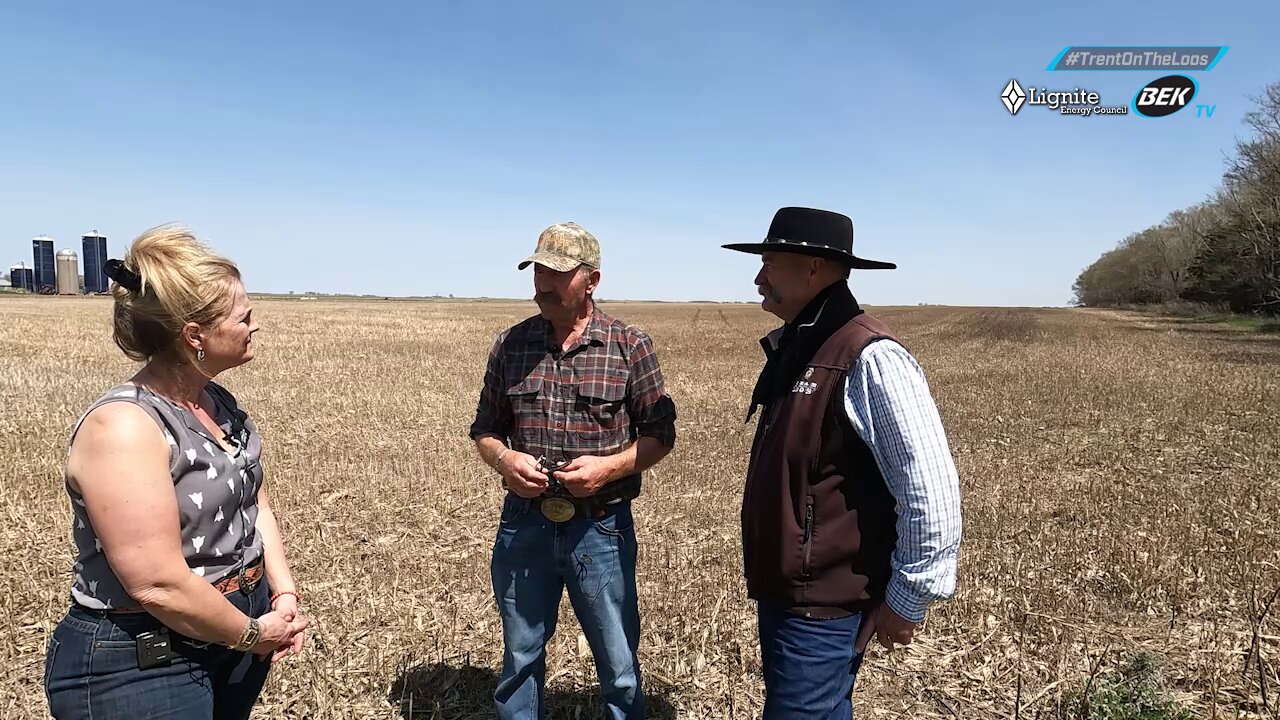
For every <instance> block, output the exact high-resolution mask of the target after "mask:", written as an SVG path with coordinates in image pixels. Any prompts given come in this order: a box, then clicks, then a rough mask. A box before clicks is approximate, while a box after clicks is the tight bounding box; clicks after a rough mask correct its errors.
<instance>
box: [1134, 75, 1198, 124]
mask: <svg viewBox="0 0 1280 720" xmlns="http://www.w3.org/2000/svg"><path fill="white" fill-rule="evenodd" d="M1195 96H1196V81H1195V80H1192V79H1191V78H1189V77H1187V76H1186V75H1166V76H1165V77H1162V78H1160V79H1158V80H1152V81H1151V82H1149V83H1147V84H1146V86H1144V87H1143V88H1142V89H1140V90H1138V94H1137V95H1134V96H1133V110H1134V112H1136V113H1138V114H1139V115H1145V116H1146V117H1165V116H1166V115H1172V114H1174V113H1176V112H1178V111H1179V110H1181V109H1182V108H1184V107H1186V106H1187V105H1188V104H1190V102H1191V99H1192V98H1194V97H1195Z"/></svg>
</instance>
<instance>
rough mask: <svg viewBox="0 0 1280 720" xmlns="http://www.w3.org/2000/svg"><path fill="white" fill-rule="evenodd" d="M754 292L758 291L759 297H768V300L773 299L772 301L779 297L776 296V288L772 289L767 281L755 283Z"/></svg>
mask: <svg viewBox="0 0 1280 720" xmlns="http://www.w3.org/2000/svg"><path fill="white" fill-rule="evenodd" d="M756 292H758V293H760V296H761V297H765V298H768V299H770V300H773V301H774V302H777V301H778V300H779V298H778V292H777V291H776V290H774V289H773V288H772V287H771V286H770V285H769V283H761V284H759V285H757V286H756Z"/></svg>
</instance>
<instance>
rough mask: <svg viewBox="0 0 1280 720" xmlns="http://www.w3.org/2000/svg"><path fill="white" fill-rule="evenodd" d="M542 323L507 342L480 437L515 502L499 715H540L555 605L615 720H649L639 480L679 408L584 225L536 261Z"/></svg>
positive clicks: (497, 550)
mask: <svg viewBox="0 0 1280 720" xmlns="http://www.w3.org/2000/svg"><path fill="white" fill-rule="evenodd" d="M531 264H532V265H533V266H534V271H533V284H534V288H535V291H536V294H535V296H534V300H535V301H536V302H537V303H538V308H539V309H540V310H541V313H540V314H538V315H535V316H533V317H531V318H529V319H527V320H525V321H523V322H521V323H519V324H517V325H516V326H514V327H512V328H510V329H508V330H507V331H506V332H504V333H502V334H501V335H499V336H498V339H497V341H496V342H495V343H494V345H493V350H492V352H491V353H490V355H489V362H488V367H487V368H486V370H485V374H484V387H483V389H482V391H481V393H480V401H479V404H478V406H477V408H476V416H475V422H474V423H473V424H472V425H471V438H472V439H473V440H475V441H476V447H477V449H478V450H479V452H480V457H481V458H483V459H484V461H485V462H486V463H487V464H488V465H489V467H492V468H493V469H494V470H496V471H497V472H498V473H499V474H500V475H501V476H502V482H503V485H504V486H505V487H506V489H507V491H508V492H507V496H506V499H505V501H504V503H503V508H502V516H501V519H500V521H499V524H498V536H497V541H496V542H495V543H494V547H493V561H492V568H491V570H492V580H493V589H494V595H495V598H496V600H497V602H498V608H499V614H500V615H501V617H502V639H503V643H504V646H505V651H504V653H503V657H502V674H501V677H500V678H499V679H498V687H497V689H496V690H495V692H494V705H495V709H496V711H497V716H498V717H499V718H541V717H543V716H544V713H545V712H546V709H545V708H544V707H543V683H544V675H545V674H546V646H547V642H548V641H549V640H550V639H551V636H552V634H553V633H554V632H555V628H556V618H557V615H558V613H559V608H560V598H561V595H562V594H563V592H564V590H565V589H566V588H567V589H568V591H569V600H570V602H572V604H573V609H574V613H575V614H576V615H577V617H578V622H579V624H581V625H582V632H583V634H584V635H586V638H587V642H588V643H589V644H590V646H591V652H592V654H593V655H594V656H595V660H596V671H597V673H598V676H599V679H600V686H601V693H602V695H603V696H604V704H605V708H606V714H607V716H608V717H610V718H613V719H614V720H623V719H624V718H627V719H630V720H636V719H638V718H642V717H644V694H643V692H642V691H641V684H640V662H639V657H638V649H639V644H640V613H639V609H638V607H637V601H636V537H635V530H634V527H633V525H632V517H631V500H632V499H633V498H635V497H636V496H637V495H639V494H640V480H641V476H640V474H641V473H642V472H644V471H645V470H647V469H649V468H650V467H652V466H653V465H654V464H656V463H657V462H658V461H659V460H661V459H662V458H663V457H665V456H666V455H667V453H668V452H670V451H671V448H672V447H673V446H674V444H675V437H676V431H675V419H676V411H675V405H674V403H673V402H672V401H671V397H670V396H669V395H668V394H667V391H666V387H665V385H664V383H663V379H662V371H661V369H660V368H659V367H658V356H657V355H656V354H655V352H654V348H653V341H652V340H650V339H649V336H648V335H646V334H645V333H644V332H643V331H641V330H640V329H639V328H636V327H634V326H632V325H628V324H626V323H624V322H622V321H621V320H617V319H614V318H612V317H610V316H609V315H607V314H605V313H604V312H603V311H601V310H600V309H599V308H598V307H596V305H595V301H594V300H593V295H594V293H595V289H596V286H597V285H599V284H600V245H599V243H598V242H597V241H596V239H595V237H594V236H592V234H591V233H589V232H587V231H586V230H585V229H584V228H582V227H581V226H579V225H577V224H575V223H560V224H557V225H552V226H551V227H549V228H547V229H546V230H544V231H543V233H542V235H541V236H540V237H539V238H538V246H537V251H536V252H535V253H534V254H533V255H532V256H530V257H529V258H528V259H526V260H525V261H524V262H522V263H520V266H519V267H520V269H521V270H523V269H524V268H526V267H528V266H529V265H531Z"/></svg>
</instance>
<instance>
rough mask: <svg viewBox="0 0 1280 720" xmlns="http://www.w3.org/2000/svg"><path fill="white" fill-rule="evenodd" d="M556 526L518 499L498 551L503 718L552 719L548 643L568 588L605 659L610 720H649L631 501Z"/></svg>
mask: <svg viewBox="0 0 1280 720" xmlns="http://www.w3.org/2000/svg"><path fill="white" fill-rule="evenodd" d="M605 507H606V508H607V510H606V511H605V515H604V516H603V517H591V518H588V517H582V516H581V514H579V515H578V516H576V517H574V518H572V519H570V520H567V521H565V522H563V523H554V522H552V521H550V520H548V519H547V518H545V517H543V515H542V513H540V512H539V511H537V510H536V509H534V508H533V506H532V503H531V502H530V501H528V500H523V499H521V498H519V497H517V496H515V495H512V494H510V493H508V495H507V498H506V500H505V501H504V503H503V506H502V518H501V520H500V522H499V524H498V536H497V540H496V542H495V543H494V546H493V562H492V567H491V570H492V574H493V592H494V598H495V599H496V600H497V603H498V611H499V614H500V615H501V617H502V640H503V643H504V646H505V647H504V650H503V655H502V674H501V676H500V677H499V679H498V687H497V690H496V691H495V692H494V708H495V710H496V711H497V716H498V718H500V720H507V719H509V718H510V719H514V718H520V719H521V720H533V719H534V718H539V719H540V718H543V717H545V713H546V708H545V707H544V702H545V692H544V687H543V686H544V682H545V676H546V667H547V665H546V652H547V650H546V649H547V642H548V641H549V640H550V639H551V636H552V635H553V634H554V633H555V631H556V618H557V613H558V612H559V608H560V597H561V595H562V593H563V592H564V589H565V588H566V587H567V588H568V590H569V601H570V602H571V603H572V604H573V610H574V614H575V615H576V616H577V618H578V623H579V624H580V625H582V632H583V634H584V635H585V636H586V638H587V642H588V643H589V644H590V645H591V652H592V654H593V655H594V657H595V663H596V675H597V677H598V678H599V679H600V690H601V695H602V696H603V698H604V704H605V714H606V716H607V717H609V718H612V719H613V720H623V719H624V718H630V719H633V720H634V719H638V718H642V717H644V694H643V692H642V691H641V688H640V660H639V657H638V653H637V651H638V649H639V646H640V611H639V608H638V604H637V601H636V537H635V529H634V527H633V525H632V517H631V503H630V502H628V501H625V500H624V501H623V502H620V503H618V504H616V505H608V506H605Z"/></svg>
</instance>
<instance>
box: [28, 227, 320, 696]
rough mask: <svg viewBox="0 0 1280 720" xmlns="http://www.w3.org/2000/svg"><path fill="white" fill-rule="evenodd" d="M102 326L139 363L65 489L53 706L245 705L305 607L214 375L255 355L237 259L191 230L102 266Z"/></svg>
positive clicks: (84, 441) (85, 442) (76, 455)
mask: <svg viewBox="0 0 1280 720" xmlns="http://www.w3.org/2000/svg"><path fill="white" fill-rule="evenodd" d="M106 270H107V274H108V276H110V277H111V278H112V279H113V280H114V281H115V285H114V286H113V288H112V290H111V294H112V297H113V299H114V308H113V313H112V325H113V337H114V339H115V342H116V344H117V345H119V346H120V349H121V350H123V351H124V353H125V355H127V356H128V357H129V358H131V359H133V360H136V361H139V362H143V363H145V365H144V366H143V367H142V369H141V370H139V371H138V373H137V374H135V375H134V376H133V377H132V378H130V379H129V380H128V381H127V382H125V383H123V384H121V385H118V386H116V387H114V388H111V389H110V390H108V391H107V392H106V393H105V394H104V395H103V396H102V397H101V398H99V399H98V400H97V401H95V402H94V403H93V404H92V405H90V406H89V408H88V409H87V410H86V411H85V413H84V415H83V417H82V418H81V420H80V422H79V423H77V425H76V428H75V430H74V431H73V432H72V434H71V438H70V441H69V448H68V454H67V462H66V490H67V493H68V495H70V498H71V510H72V515H73V517H72V535H73V538H74V541H75V545H76V550H77V556H76V561H75V568H74V569H75V576H74V582H73V583H72V586H71V607H70V610H69V611H68V612H67V614H66V616H65V617H64V618H63V619H62V620H61V622H59V623H58V626H57V628H56V629H55V630H54V632H53V635H52V637H51V638H50V641H49V648H48V653H47V655H46V659H45V663H46V665H45V692H46V694H47V698H48V701H49V708H50V711H51V712H52V714H53V716H54V717H55V718H58V719H60V720H61V719H74V720H80V719H81V718H86V719H87V718H96V719H97V720H103V719H110V718H122V719H127V720H134V719H135V718H143V717H146V718H210V719H213V718H216V719H219V720H221V719H223V718H226V719H230V718H248V717H249V713H250V710H251V709H252V707H253V705H254V703H255V701H256V700H257V697H258V694H259V692H260V691H261V689H262V686H263V683H264V682H265V681H266V677H267V673H268V671H269V669H270V667H271V664H272V663H274V662H275V661H277V660H279V659H281V658H282V657H284V656H286V655H290V654H295V653H297V652H300V651H301V649H302V645H303V636H304V630H305V628H306V627H307V624H308V621H307V620H306V619H305V618H303V617H302V615H300V614H299V612H298V600H299V596H298V591H297V586H296V585H295V584H294V580H293V576H292V574H291V573H290V571H289V565H288V563H287V562H286V560H285V553H284V542H283V539H282V538H281V535H280V528H279V526H278V525H277V524H276V519H275V515H274V513H273V512H272V509H271V503H270V500H269V498H268V496H267V493H266V490H265V489H264V488H263V487H262V482H263V476H262V466H261V465H260V464H259V457H260V455H261V452H262V441H261V438H260V436H259V435H258V432H257V429H256V428H255V426H254V423H253V421H252V420H250V419H249V417H248V415H247V414H246V413H245V412H244V410H242V409H241V408H240V406H239V404H238V403H237V402H236V399H235V398H234V397H233V396H232V395H231V393H230V392H228V391H227V390H226V389H225V388H223V387H222V386H221V385H219V384H218V383H216V382H214V381H213V378H214V377H215V376H217V375H218V374H219V373H221V372H224V371H226V370H230V369H231V368H234V367H237V366H239V365H242V364H244V363H246V362H249V361H250V360H252V359H253V353H254V348H253V334H254V333H255V332H257V330H258V326H257V323H256V322H255V321H254V319H253V312H252V309H251V308H250V306H249V299H248V297H247V296H246V294H245V289H244V285H243V284H242V282H241V279H240V272H239V270H238V269H237V268H236V266H235V265H234V264H233V263H231V262H230V261H229V260H226V259H225V258H222V257H219V256H217V255H215V254H214V253H212V252H210V251H209V249H208V248H206V247H205V246H204V245H203V244H202V243H200V242H199V241H198V240H196V239H195V238H194V237H193V236H192V235H191V234H190V233H189V232H188V231H186V230H185V229H182V228H173V227H162V228H155V229H152V230H149V231H147V232H145V233H143V234H142V235H141V236H139V237H138V238H137V239H136V240H135V241H134V243H133V245H132V247H131V248H130V249H129V252H128V254H126V255H125V257H124V258H123V259H122V260H110V261H108V262H107V264H106Z"/></svg>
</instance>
